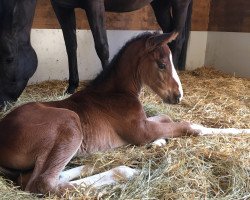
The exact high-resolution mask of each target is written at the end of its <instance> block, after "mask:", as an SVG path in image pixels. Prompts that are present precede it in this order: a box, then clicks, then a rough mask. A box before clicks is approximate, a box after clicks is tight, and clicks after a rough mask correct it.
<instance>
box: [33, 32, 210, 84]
mask: <svg viewBox="0 0 250 200" xmlns="http://www.w3.org/2000/svg"><path fill="white" fill-rule="evenodd" d="M142 32H143V31H136V30H126V31H124V30H109V31H108V32H107V34H108V41H109V49H110V58H112V57H113V55H114V54H115V53H116V52H117V51H118V50H119V49H120V48H121V47H122V46H123V44H124V43H125V42H126V41H127V40H129V39H130V38H131V37H134V36H136V35H138V34H139V33H142ZM31 36H32V37H31V43H32V46H33V47H34V49H35V51H36V53H37V55H38V68H37V71H36V72H35V74H34V75H33V77H32V78H31V79H30V81H29V82H30V83H34V82H41V81H45V80H49V79H50V80H53V79H59V80H62V79H68V61H67V54H66V49H65V45H64V40H63V35H62V32H61V30H59V29H33V30H32V33H31ZM77 40H78V52H77V53H78V70H79V77H80V80H89V79H92V78H93V77H94V76H95V75H96V74H97V73H99V72H100V71H101V63H100V60H99V58H98V57H97V54H96V52H95V49H94V41H93V38H92V34H91V31H90V30H77ZM206 42H207V33H206V32H200V31H195V32H192V33H191V36H190V42H189V50H188V55H187V69H194V68H197V67H201V66H204V61H205V53H206Z"/></svg>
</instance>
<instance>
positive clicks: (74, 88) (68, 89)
mask: <svg viewBox="0 0 250 200" xmlns="http://www.w3.org/2000/svg"><path fill="white" fill-rule="evenodd" d="M76 88H77V87H75V86H68V88H67V90H66V91H65V92H64V94H74V93H75V91H76Z"/></svg>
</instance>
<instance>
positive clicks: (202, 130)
mask: <svg viewBox="0 0 250 200" xmlns="http://www.w3.org/2000/svg"><path fill="white" fill-rule="evenodd" d="M191 129H193V130H194V131H195V132H198V133H199V135H200V136H206V135H238V134H250V129H237V128H207V127H204V126H202V125H199V124H191Z"/></svg>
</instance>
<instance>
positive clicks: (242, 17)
mask: <svg viewBox="0 0 250 200" xmlns="http://www.w3.org/2000/svg"><path fill="white" fill-rule="evenodd" d="M249 8H250V1H245V0H239V1H234V0H227V1H225V0H194V6H193V16H192V32H191V35H190V41H189V47H188V54H187V62H186V69H188V70H189V69H195V68H197V67H202V66H204V65H208V66H215V67H217V68H219V69H221V70H223V71H226V72H230V73H235V74H236V75H240V76H246V77H250V75H249V73H250V70H249V68H250V63H249V62H250V59H248V57H249V56H248V55H249V54H250V50H249V48H250V45H249V41H250V33H249V32H250V13H249ZM76 13H77V14H76V16H77V28H78V29H79V30H78V31H77V37H78V65H79V75H80V79H81V80H87V79H91V78H93V77H94V76H95V75H96V74H97V73H98V72H99V71H100V70H101V64H100V61H99V58H98V57H97V55H96V52H95V50H94V44H93V38H92V34H91V32H90V30H89V26H88V22H87V19H86V16H85V13H84V11H83V10H80V9H76ZM106 27H107V29H108V40H109V46H110V57H111V58H112V56H113V55H114V54H115V53H116V52H117V51H118V49H119V48H120V47H121V46H122V45H123V44H124V42H126V41H127V40H128V39H130V38H131V37H133V36H135V35H137V34H139V33H141V32H143V31H145V30H159V26H158V24H157V22H156V19H155V17H154V14H153V11H152V9H151V8H150V6H147V7H145V8H142V9H140V10H138V11H134V12H130V13H118V14H117V13H107V15H106ZM59 28H60V26H59V24H58V22H57V19H56V17H55V14H54V12H53V10H52V8H51V5H50V2H49V1H47V0H38V2H37V8H36V13H35V19H34V24H33V30H32V35H31V36H32V37H31V39H32V45H33V46H34V48H35V50H36V52H37V54H38V58H39V65H38V69H37V71H36V73H35V75H34V76H33V77H32V78H31V80H30V82H40V81H44V80H48V79H67V78H68V68H67V66H68V64H67V55H66V50H65V46H64V40H63V37H62V33H61V30H60V29H59ZM230 31H231V32H230ZM232 31H235V32H234V33H232ZM240 32H248V33H240ZM232 47H233V48H232Z"/></svg>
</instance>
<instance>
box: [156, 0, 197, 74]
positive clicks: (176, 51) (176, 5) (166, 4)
mask: <svg viewBox="0 0 250 200" xmlns="http://www.w3.org/2000/svg"><path fill="white" fill-rule="evenodd" d="M151 6H152V8H153V10H154V13H155V17H156V20H157V22H158V24H159V26H160V27H161V29H162V31H163V32H164V33H167V32H171V31H176V32H178V33H179V36H178V37H177V39H176V40H175V41H173V42H171V43H170V44H169V47H170V49H171V51H172V54H173V62H174V65H175V67H176V68H177V69H180V70H184V69H185V64H186V52H187V44H188V38H189V32H190V27H191V14H192V1H191V0H184V1H183V0H182V1H180V0H177V1H165V0H154V1H153V2H152V3H151ZM171 10H172V14H171Z"/></svg>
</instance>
